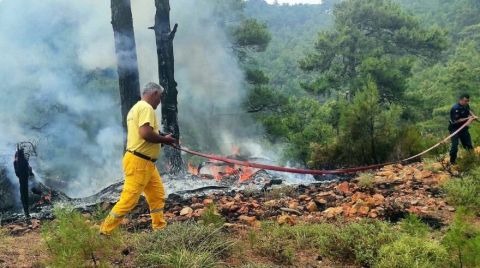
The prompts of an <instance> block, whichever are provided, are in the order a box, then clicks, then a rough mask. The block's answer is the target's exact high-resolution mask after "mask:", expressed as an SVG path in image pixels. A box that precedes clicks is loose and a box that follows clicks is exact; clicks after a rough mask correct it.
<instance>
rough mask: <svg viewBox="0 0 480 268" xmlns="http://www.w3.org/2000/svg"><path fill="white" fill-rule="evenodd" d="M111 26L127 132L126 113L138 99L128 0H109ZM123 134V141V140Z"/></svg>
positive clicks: (138, 91)
mask: <svg viewBox="0 0 480 268" xmlns="http://www.w3.org/2000/svg"><path fill="white" fill-rule="evenodd" d="M111 9H112V26H113V33H114V37H115V53H116V55H117V65H118V68H117V72H118V83H119V88H120V102H121V108H122V124H123V129H124V131H125V133H127V114H128V112H129V111H130V109H131V108H132V106H133V105H135V103H137V102H138V101H139V100H140V84H139V78H138V63H137V51H136V46H135V34H134V31H133V19H132V8H131V6H130V0H111ZM125 138H126V137H125V136H124V141H125Z"/></svg>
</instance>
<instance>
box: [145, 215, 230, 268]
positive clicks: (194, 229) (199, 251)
mask: <svg viewBox="0 0 480 268" xmlns="http://www.w3.org/2000/svg"><path fill="white" fill-rule="evenodd" d="M232 245H233V242H232V241H231V240H229V239H228V238H226V237H225V235H224V234H223V233H222V231H221V230H220V229H219V228H216V227H214V226H210V225H208V226H207V225H198V224H195V223H174V224H172V225H169V226H167V228H165V229H164V230H162V231H160V232H155V233H153V234H147V235H143V236H141V237H139V238H138V244H137V249H138V252H139V256H138V258H137V264H138V265H139V266H141V267H145V266H148V267H151V266H154V267H157V266H166V267H216V266H217V265H219V264H220V259H221V258H222V257H226V256H228V255H229V253H230V249H231V248H232Z"/></svg>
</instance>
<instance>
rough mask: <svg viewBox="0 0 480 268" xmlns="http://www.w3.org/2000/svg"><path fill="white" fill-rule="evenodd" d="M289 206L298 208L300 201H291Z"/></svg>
mask: <svg viewBox="0 0 480 268" xmlns="http://www.w3.org/2000/svg"><path fill="white" fill-rule="evenodd" d="M288 207H289V208H291V209H297V208H298V202H297V201H291V202H290V203H289V204H288Z"/></svg>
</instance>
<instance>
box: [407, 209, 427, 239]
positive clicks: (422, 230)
mask: <svg viewBox="0 0 480 268" xmlns="http://www.w3.org/2000/svg"><path fill="white" fill-rule="evenodd" d="M400 228H401V230H402V232H403V233H405V234H408V235H410V236H414V237H419V238H425V237H426V236H427V235H428V233H429V232H430V231H431V230H430V228H429V227H428V225H426V224H425V223H423V222H422V221H421V220H420V218H418V217H417V216H416V215H415V214H408V216H407V217H406V218H405V219H403V220H402V221H401V222H400Z"/></svg>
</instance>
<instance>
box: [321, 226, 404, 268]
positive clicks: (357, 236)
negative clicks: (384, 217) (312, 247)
mask: <svg viewBox="0 0 480 268" xmlns="http://www.w3.org/2000/svg"><path fill="white" fill-rule="evenodd" d="M395 239H396V235H395V232H394V231H393V229H392V228H391V226H390V225H388V224H387V223H383V222H380V221H361V222H359V223H349V224H346V225H343V226H341V227H337V228H330V230H329V231H328V232H326V236H324V238H323V239H322V240H321V241H320V242H321V243H320V251H321V253H322V254H323V255H324V256H326V257H328V258H330V259H332V260H344V261H345V262H353V263H358V264H361V265H364V266H371V265H372V264H373V263H374V262H375V260H376V258H377V256H378V251H379V249H380V247H381V246H383V245H385V244H388V243H390V242H392V241H394V240H395Z"/></svg>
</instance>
